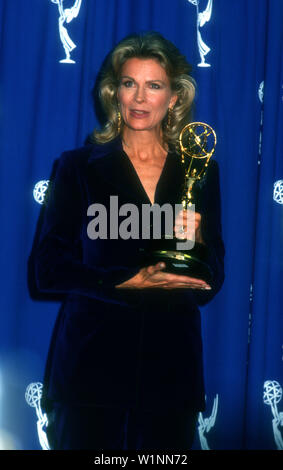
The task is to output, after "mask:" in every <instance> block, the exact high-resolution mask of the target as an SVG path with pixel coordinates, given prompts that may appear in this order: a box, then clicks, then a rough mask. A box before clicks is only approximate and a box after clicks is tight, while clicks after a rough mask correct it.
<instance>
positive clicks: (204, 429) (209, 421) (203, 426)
mask: <svg viewBox="0 0 283 470" xmlns="http://www.w3.org/2000/svg"><path fill="white" fill-rule="evenodd" d="M217 410H218V395H216V397H215V398H214V400H213V407H212V412H211V415H210V416H209V418H203V416H202V413H201V412H200V413H199V415H198V422H199V425H198V433H199V440H200V445H201V448H202V450H210V447H209V445H208V443H207V438H206V435H207V434H208V433H209V431H210V430H211V428H213V426H214V425H215V421H216V415H217Z"/></svg>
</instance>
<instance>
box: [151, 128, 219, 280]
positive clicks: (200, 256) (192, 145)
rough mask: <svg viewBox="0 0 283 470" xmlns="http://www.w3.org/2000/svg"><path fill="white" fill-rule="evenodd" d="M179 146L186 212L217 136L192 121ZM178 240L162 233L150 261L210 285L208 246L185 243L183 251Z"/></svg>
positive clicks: (181, 136)
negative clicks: (182, 167) (183, 176)
mask: <svg viewBox="0 0 283 470" xmlns="http://www.w3.org/2000/svg"><path fill="white" fill-rule="evenodd" d="M179 144H180V150H181V159H182V164H183V165H184V168H185V181H184V186H183V192H182V201H181V204H180V206H181V207H183V209H184V210H185V209H186V210H187V212H189V211H190V208H192V206H193V204H194V203H195V187H196V183H197V182H198V183H201V182H202V180H203V178H204V176H205V173H206V170H207V167H208V165H209V160H210V158H211V156H212V154H213V153H214V150H215V146H216V134H215V132H214V130H213V129H212V128H211V127H210V126H209V125H208V124H205V123H202V122H192V123H190V124H187V125H186V126H185V127H184V128H183V129H182V131H181V133H180V136H179ZM193 214H194V213H193ZM180 241H181V240H180V238H178V237H176V236H173V235H172V234H171V235H166V234H165V235H164V236H163V237H162V238H161V239H151V241H150V247H149V250H148V260H149V262H150V263H152V264H155V263H158V262H161V261H163V262H164V263H165V264H166V269H165V271H167V272H172V273H175V274H182V275H187V276H189V277H194V278H198V279H202V280H204V281H206V282H208V283H209V282H210V281H211V279H212V277H213V272H212V269H211V267H210V266H209V261H208V260H209V251H208V248H207V246H206V245H205V244H204V243H199V242H197V241H194V240H193V241H191V243H190V244H189V243H188V241H189V240H186V242H185V244H184V243H183V246H185V245H186V244H187V246H188V245H189V246H188V248H187V246H186V248H185V249H183V248H182V243H180ZM183 241H184V240H183ZM179 247H181V248H179Z"/></svg>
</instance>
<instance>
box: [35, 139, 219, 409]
mask: <svg viewBox="0 0 283 470" xmlns="http://www.w3.org/2000/svg"><path fill="white" fill-rule="evenodd" d="M183 181H184V169H183V166H182V164H181V162H180V158H179V157H178V156H177V155H176V154H175V153H173V152H169V153H168V155H167V159H166V162H165V165H164V168H163V171H162V174H161V176H160V179H159V182H158V185H157V188H156V193H155V203H158V204H160V205H162V204H164V203H171V204H177V203H180V200H181V199H180V198H181V188H182V184H183ZM111 195H112V196H113V195H115V196H118V201H119V207H120V206H121V205H122V204H125V203H132V204H135V205H136V206H137V207H138V208H140V209H141V205H142V204H150V201H149V199H148V197H147V194H146V193H145V190H144V188H143V186H142V184H141V182H140V180H139V178H138V175H137V173H136V171H135V169H134V167H133V165H132V163H131V161H130V159H129V158H128V156H127V155H126V154H125V153H124V151H123V148H122V144H121V140H120V138H117V139H115V140H114V141H112V142H111V143H110V144H104V145H88V146H85V147H83V148H80V149H77V150H73V151H68V152H64V153H63V154H62V156H61V157H60V159H59V160H58V164H57V169H56V173H55V176H54V177H52V179H51V183H50V185H49V189H48V193H47V196H46V202H45V207H44V215H43V223H42V224H41V228H40V233H39V238H38V240H37V242H36V243H35V244H34V248H33V250H32V255H31V257H30V258H31V259H30V262H31V263H32V265H33V267H34V272H35V281H36V286H37V289H38V290H39V291H40V292H42V293H48V294H61V295H62V296H63V297H62V306H61V308H60V312H59V314H58V318H57V321H56V324H55V327H54V331H53V336H52V341H51V345H50V350H49V355H48V360H47V365H46V371H45V379H44V395H43V399H44V400H43V405H44V407H45V409H46V410H47V409H48V408H49V406H50V405H52V401H53V400H55V401H65V402H69V403H77V404H79V403H81V404H97V405H108V406H115V407H131V406H140V407H142V408H146V409H157V408H163V407H172V408H175V409H176V408H186V407H191V408H194V409H196V410H203V409H204V405H205V399H204V384H203V364H202V340H201V325H200V312H199V309H198V306H199V305H204V304H206V303H207V302H209V301H210V300H211V299H212V298H213V297H214V296H215V294H216V293H217V292H218V291H219V289H220V288H221V286H222V283H223V280H224V268H223V259H224V246H223V242H222V236H221V213H220V191H219V175H218V165H217V163H216V162H215V161H211V162H210V164H209V167H208V171H207V175H206V178H205V181H204V183H203V185H202V187H201V188H200V189H199V193H198V198H197V207H196V209H197V211H198V212H200V213H201V214H202V233H203V239H204V241H205V243H206V244H207V245H208V246H209V249H210V253H211V265H212V266H213V270H214V280H213V282H212V283H211V286H212V290H211V291H196V290H193V289H175V290H170V291H165V290H162V289H158V290H157V289H154V290H153V289H143V290H130V289H129V290H122V289H116V288H115V285H117V284H120V283H121V282H123V281H125V280H127V279H129V278H130V277H132V276H133V275H135V274H136V273H137V272H138V271H139V269H140V267H141V266H142V265H143V264H142V263H143V259H142V255H141V253H142V250H143V249H144V248H146V243H148V242H147V241H146V240H142V239H129V240H124V239H121V238H118V239H115V240H113V239H109V237H108V238H106V239H97V240H93V239H90V238H89V237H88V234H87V226H88V224H89V222H90V221H91V220H92V219H93V217H90V216H88V215H87V210H88V207H89V206H90V205H91V204H93V203H101V204H103V205H104V206H105V207H106V208H107V209H108V210H109V211H110V207H109V201H110V196H111ZM140 212H141V211H140Z"/></svg>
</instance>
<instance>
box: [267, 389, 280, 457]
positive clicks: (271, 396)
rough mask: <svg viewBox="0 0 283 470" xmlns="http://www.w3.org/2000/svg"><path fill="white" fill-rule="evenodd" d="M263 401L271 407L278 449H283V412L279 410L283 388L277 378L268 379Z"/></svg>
mask: <svg viewBox="0 0 283 470" xmlns="http://www.w3.org/2000/svg"><path fill="white" fill-rule="evenodd" d="M263 390H264V391H263V403H265V405H269V406H270V407H271V411H272V414H273V420H272V428H273V435H274V440H275V443H276V446H277V449H278V450H283V439H282V435H281V431H280V429H279V426H280V427H283V412H282V411H281V412H280V413H279V412H278V408H277V403H279V402H280V400H281V398H282V388H281V386H280V384H279V382H277V381H276V380H266V381H265V382H264V384H263Z"/></svg>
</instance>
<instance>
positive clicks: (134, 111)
mask: <svg viewBox="0 0 283 470" xmlns="http://www.w3.org/2000/svg"><path fill="white" fill-rule="evenodd" d="M130 114H131V116H132V117H134V118H136V119H143V118H145V117H147V116H148V115H149V111H144V110H142V109H141V110H140V109H130Z"/></svg>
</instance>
